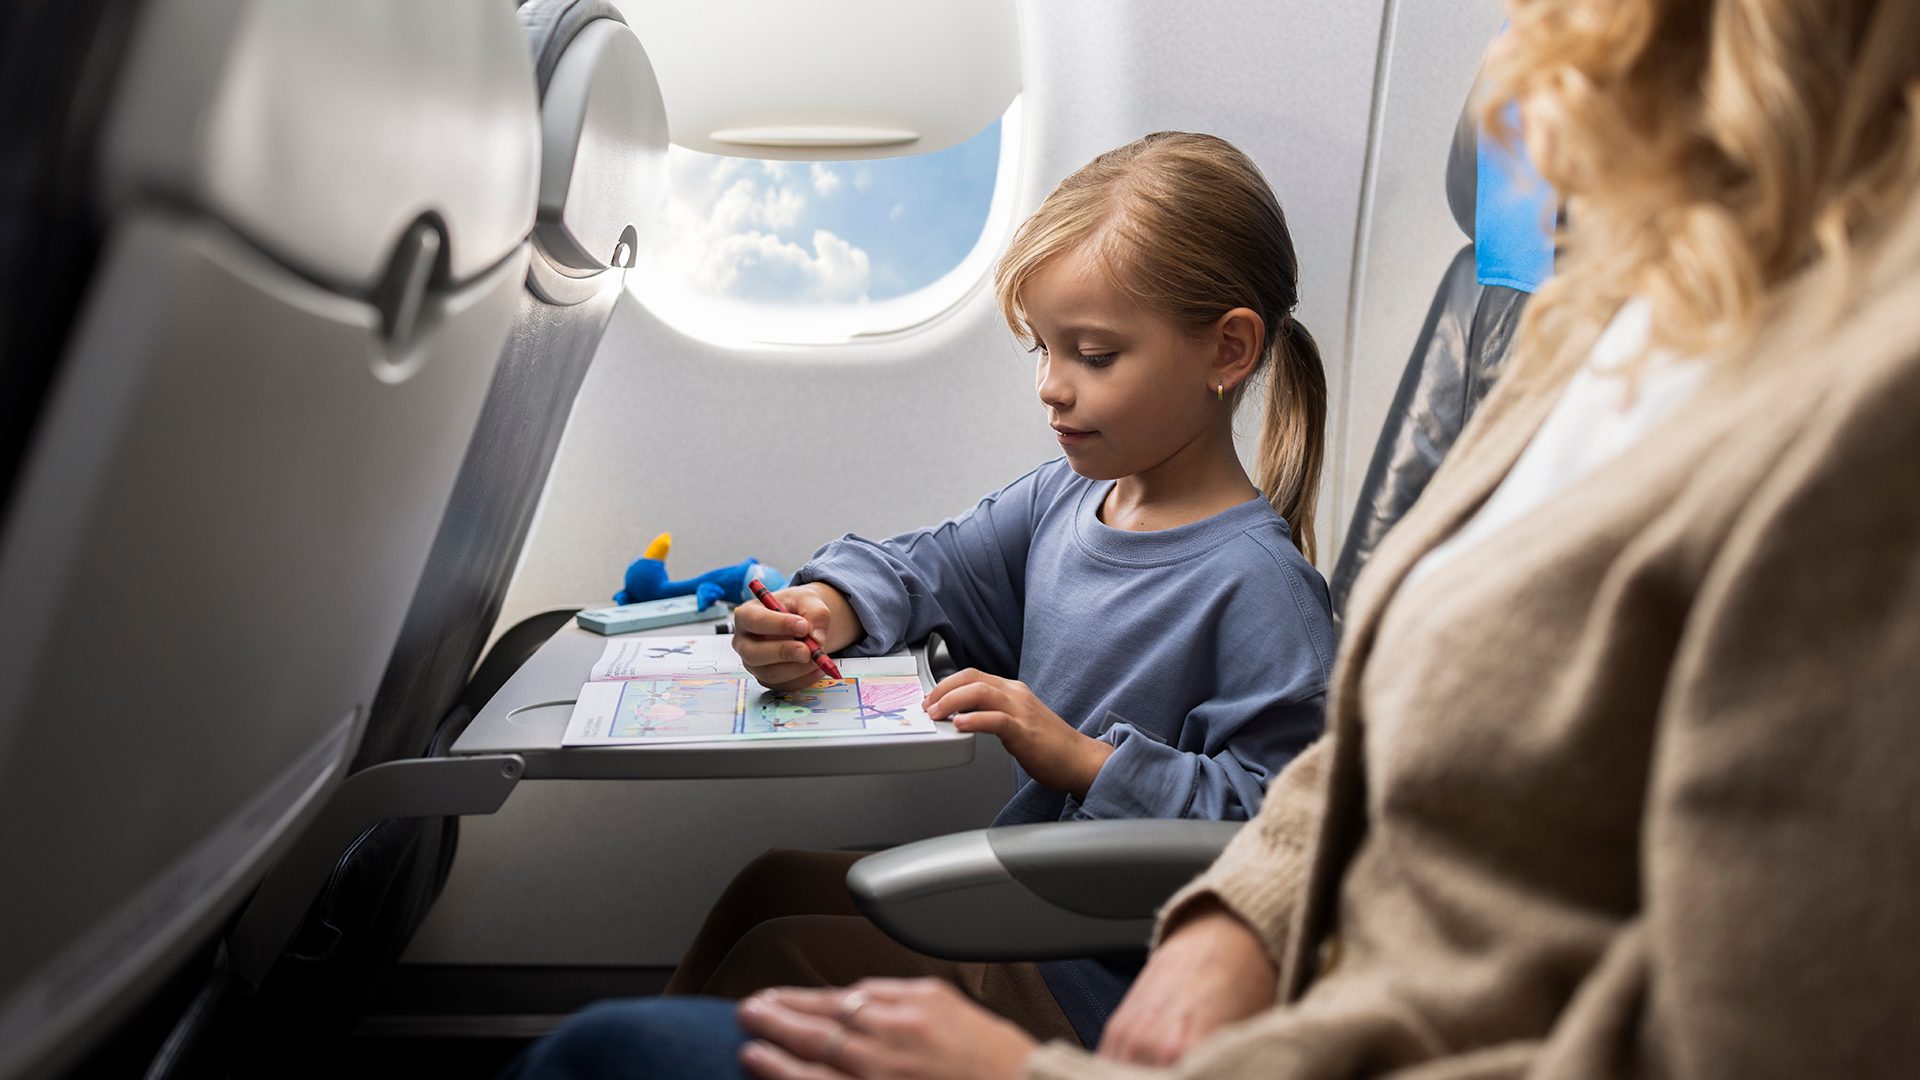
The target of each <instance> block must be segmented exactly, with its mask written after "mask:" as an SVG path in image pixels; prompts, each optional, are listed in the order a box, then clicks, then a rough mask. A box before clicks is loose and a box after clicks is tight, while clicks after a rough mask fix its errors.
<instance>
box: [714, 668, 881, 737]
mask: <svg viewBox="0 0 1920 1080" xmlns="http://www.w3.org/2000/svg"><path fill="white" fill-rule="evenodd" d="M865 727H866V724H865V722H864V721H863V720H862V718H861V715H860V690H859V681H858V680H856V679H822V680H821V681H820V682H817V683H815V684H814V685H812V686H809V687H807V688H806V689H804V690H792V691H788V692H786V693H775V692H772V691H769V692H767V693H764V694H761V695H760V696H759V697H757V698H755V699H754V700H752V701H750V702H748V703H747V713H746V718H745V723H744V725H743V726H742V728H741V730H743V731H745V732H746V733H748V734H752V735H761V734H766V735H771V734H775V733H780V732H797V731H859V730H862V729H864V728H865Z"/></svg>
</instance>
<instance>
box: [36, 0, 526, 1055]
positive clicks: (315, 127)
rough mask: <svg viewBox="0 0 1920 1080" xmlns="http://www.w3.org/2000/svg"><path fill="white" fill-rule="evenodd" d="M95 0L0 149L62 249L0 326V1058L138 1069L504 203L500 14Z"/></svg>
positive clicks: (512, 213) (393, 567) (407, 460)
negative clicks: (85, 99)
mask: <svg viewBox="0 0 1920 1080" xmlns="http://www.w3.org/2000/svg"><path fill="white" fill-rule="evenodd" d="M54 6H56V7H57V6H59V5H54ZM37 7H38V8H43V9H44V8H46V7H47V5H38V6H37ZM106 8H111V9H112V11H113V14H114V18H111V19H109V18H106V17H104V16H101V17H100V18H99V21H98V22H94V23H89V22H86V21H84V20H83V21H82V22H81V24H80V25H79V26H77V27H75V28H73V30H74V32H73V33H72V34H68V35H63V36H61V37H60V38H59V39H58V40H59V42H60V43H61V44H62V45H63V46H71V47H73V48H75V49H76V50H82V51H84V50H83V48H82V47H83V45H84V44H85V43H87V42H90V41H92V42H95V43H96V44H97V48H95V49H94V51H93V52H92V53H90V54H89V55H87V56H85V57H78V56H74V57H69V61H70V62H68V63H65V64H49V65H43V66H42V67H40V68H36V69H34V70H35V72H36V73H38V74H40V75H43V76H45V79H46V81H45V82H44V83H43V84H42V86H41V89H40V90H39V91H36V92H35V95H33V96H29V97H28V98H27V99H26V100H29V101H33V100H38V101H42V102H45V101H48V100H49V98H48V97H47V96H46V95H47V94H49V93H51V92H53V91H51V90H49V89H48V88H50V87H61V88H65V89H67V90H74V88H75V87H76V86H83V88H84V89H85V91H86V92H87V93H99V94H101V95H103V98H102V100H103V104H102V105H101V107H100V108H98V109H97V110H92V109H78V108H76V109H74V110H71V111H68V110H62V111H61V112H60V115H61V116H62V117H63V118H66V119H76V118H78V119H87V120H90V121H91V124H90V126H84V127H71V128H62V130H61V133H60V135H61V138H62V139H64V140H66V141H64V142H62V143H61V144H60V146H59V147H57V148H55V149H51V150H48V152H46V153H43V154H41V155H38V156H36V157H35V158H33V159H31V161H29V162H26V164H30V165H32V166H34V167H39V168H44V169H53V170H56V171H58V170H62V169H69V168H71V167H72V166H73V163H74V162H76V161H78V162H83V163H84V164H85V175H84V176H77V175H72V174H71V173H61V174H60V175H61V176H62V177H63V180H62V182H63V183H66V182H70V183H71V184H72V185H73V186H74V188H75V190H77V191H80V192H84V193H85V195H86V201H85V206H84V207H83V208H81V210H79V211H76V212H75V214H74V215H73V216H72V217H71V218H63V219H61V220H63V221H66V222H67V223H68V224H73V225H75V226H76V227H75V228H74V229H73V235H71V236H70V237H68V242H69V243H70V244H72V245H75V246H79V245H84V244H86V243H87V242H88V241H89V238H97V239H98V249H97V251H93V252H90V253H89V255H88V257H87V258H86V259H84V260H79V261H78V263H77V264H71V263H70V264H68V265H69V266H72V265H82V266H83V270H81V271H76V272H72V273H67V274H63V276H62V277H61V281H60V282H59V283H57V284H70V285H71V286H72V288H73V290H74V292H75V295H73V296H71V297H65V298H61V299H59V300H58V301H57V302H54V301H51V300H50V302H49V304H48V318H49V321H50V324H51V329H43V330H41V331H39V332H37V333H35V334H23V335H19V336H10V337H9V338H8V340H9V342H18V341H27V342H30V343H37V344H36V347H37V349H38V351H36V352H34V353H33V354H30V355H17V356H9V365H12V364H14V363H21V364H25V365H30V366H31V365H38V366H41V367H42V368H43V370H44V371H45V372H47V375H46V378H45V379H44V384H45V390H44V393H43V394H41V395H40V396H39V398H38V408H37V409H36V411H35V413H34V415H33V416H32V418H31V431H30V433H29V434H28V435H26V436H25V437H24V438H23V439H22V443H23V449H22V452H21V454H20V459H19V463H18V466H17V472H16V474H15V476H14V479H13V480H12V486H11V487H10V488H9V489H8V491H7V504H6V506H5V517H4V520H3V521H0V848H4V850H5V851H6V852H7V856H8V867H7V878H8V884H7V887H6V888H5V889H4V890H0V920H4V923H5V925H7V926H8V927H10V928H12V930H13V932H10V933H8V934H7V935H5V937H4V942H3V943H0V1075H5V1076H45V1075H56V1074H59V1073H61V1072H62V1071H70V1072H75V1073H83V1074H95V1073H100V1072H108V1073H112V1074H119V1073H122V1072H126V1071H132V1070H136V1069H144V1068H145V1067H146V1065H147V1063H148V1062H149V1061H151V1060H152V1059H153V1055H154V1049H155V1047H156V1046H158V1045H160V1044H161V1038H163V1037H164V1034H165V1032H166V1031H167V1030H169V1027H170V1025H171V1023H172V1017H171V1016H169V1015H168V1013H169V1010H170V1006H171V1004H172V1002H171V1001H170V1000H162V998H170V997H171V991H172V990H173V989H175V988H177V987H179V986H181V985H186V986H188V987H192V986H195V985H198V984H200V982H202V981H203V980H202V977H196V975H195V973H196V972H197V971H204V970H205V969H208V968H210V967H211V965H213V964H214V963H215V962H216V960H215V958H216V956H217V953H218V948H217V942H218V939H219V937H220V935H221V932H222V930H223V928H224V927H225V926H226V925H227V924H228V923H229V922H230V920H231V919H232V917H233V915H234V913H235V912H236V911H237V910H239V908H240V906H241V905H242V903H243V902H244V901H245V899H246V897H247V896H248V894H249V892H250V891H251V890H252V889H253V888H254V886H255V884H256V883H257V882H258V881H260V880H261V879H262V876H263V875H264V874H265V873H266V871H267V869H268V867H270V866H271V865H272V864H273V863H274V862H275V860H276V859H277V858H278V857H279V856H280V854H281V853H282V852H283V851H285V850H287V849H288V848H289V847H290V845H291V844H292V842H293V839H294V837H295V836H296V835H297V834H298V833H299V832H300V831H301V830H302V829H303V828H304V827H305V826H306V824H307V823H308V822H310V821H312V820H314V819H315V818H316V816H317V815H318V814H319V812H320V808H321V807H322V806H323V804H324V803H325V802H326V801H327V799H328V797H329V795H330V794H331V793H332V792H333V791H335V790H337V789H338V787H339V785H340V783H341V781H342V778H343V777H344V776H345V775H346V772H347V769H348V765H349V763H350V761H351V760H352V758H353V756H354V754H355V750H356V747H357V745H358V743H359V740H360V737H361V733H362V731H363V729H364V726H365V722H366V718H367V706H368V704H369V703H370V702H372V701H373V699H374V696H375V691H376V690H377V688H378V687H379V685H380V681H381V673H382V671H383V669H384V668H385V666H386V664H387V661H388V657H389V654H390V653H391V651H392V649H393V646H394V642H395V640H396V638H397V635H398V633H399V631H400V628H401V624H402V620H403V617H404V616H405V614H406V611H407V603H408V598H409V597H410V596H411V595H412V593H413V591H414V586H415V583H416V582H417V581H418V580H419V577H420V573H421V570H422V567H423V566H424V565H425V564H426V561H427V557H428V552H429V547H430V545H431V544H432V542H433V539H434V534H435V529H436V528H437V527H438V525H439V523H440V519H441V514H442V511H443V510H444V509H445V507H446V505H447V498H448V495H449V493H450V491H451V490H452V488H453V485H454V480H455V476H456V474H457V472H458V471H459V469H460V465H461V460H462V457H463V455H464V454H465V452H466V448H467V442H468V439H469V437H470V435H471V434H472V432H473V430H474V425H475V422H476V420H477V419H478V417H479V416H480V412H481V406H482V404H483V402H484V401H485V398H486V394H487V389H488V386H489V384H490V383H491V381H492V380H493V376H494V369H495V366H496V358H497V357H499V356H500V355H501V351H502V347H503V345H504V344H505V342H506V341H507V338H508V333H509V329H510V326H511V324H512V321H513V318H514V314H515V310H514V306H515V300H516V293H517V292H518V290H519V286H520V283H521V282H522V281H523V280H524V278H525V276H526V273H527V259H528V251H529V244H528V236H529V234H530V232H531V231H532V229H533V227H534V224H535V209H536V202H537V196H538V190H537V186H538V179H539V177H538V174H537V168H538V157H537V154H538V149H537V147H538V139H539V130H538V115H537V107H536V101H535V96H534V93H533V80H532V78H531V65H530V64H529V62H528V60H527V56H526V52H525V48H524V45H523V44H522V42H521V40H520V35H519V33H518V30H517V28H516V27H515V25H514V23H513V20H512V18H511V16H510V15H509V14H508V13H507V12H506V11H505V10H504V9H500V8H496V7H494V6H491V5H486V4H472V3H467V2H465V0H415V2H413V3H409V4H406V5H398V6H396V5H392V4H389V3H386V2H385V0H325V2H321V0H148V2H146V3H143V4H138V5H135V4H109V5H98V6H96V7H95V9H93V10H90V12H89V17H90V18H91V17H93V16H96V15H98V14H99V11H100V10H104V9H106ZM108 24H110V25H108ZM94 31H98V33H97V34H95V33H93V32H94ZM109 31H111V32H109ZM90 34H92V36H91V37H90V36H89V35H90ZM82 68H84V69H85V70H86V75H85V77H84V78H80V77H75V76H74V75H73V72H74V71H75V70H77V69H82ZM83 96H84V95H83ZM13 164H15V163H14V162H10V166H11V165H13ZM10 171H11V169H10ZM82 221H84V225H82V224H81V222H82ZM10 254H11V253H10ZM37 295H38V296H40V297H42V298H45V297H46V294H45V293H40V294H37ZM67 312H71V317H70V318H68V316H67V315H66V313H67ZM10 325H11V324H10ZM162 1071H164V1070H162Z"/></svg>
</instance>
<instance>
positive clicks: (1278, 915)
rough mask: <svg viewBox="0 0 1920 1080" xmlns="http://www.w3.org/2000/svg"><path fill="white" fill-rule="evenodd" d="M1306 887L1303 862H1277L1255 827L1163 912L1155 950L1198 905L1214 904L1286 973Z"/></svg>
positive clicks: (1241, 835)
mask: <svg viewBox="0 0 1920 1080" xmlns="http://www.w3.org/2000/svg"><path fill="white" fill-rule="evenodd" d="M1305 885H1306V881H1305V866H1304V864H1303V861H1302V860H1293V859H1282V858H1277V857H1275V855H1274V854H1273V853H1272V852H1271V851H1270V850H1269V849H1268V846H1267V843H1266V840H1265V838H1264V837H1263V836H1262V835H1261V832H1260V829H1259V826H1258V824H1257V823H1254V824H1249V825H1248V826H1246V827H1245V828H1243V829H1241V830H1240V832H1239V833H1238V834H1236V835H1235V836H1234V838H1233V840H1232V841H1231V842H1229V843H1228V844H1227V849H1226V850H1225V851H1223V852H1221V853H1220V857H1219V858H1218V859H1216V860H1214V863H1213V865H1212V866H1210V867H1208V868H1207V869H1206V870H1205V871H1204V872H1202V873H1201V875H1200V876H1199V877H1197V878H1194V879H1193V880H1192V881H1190V882H1188V883H1187V884H1186V885H1185V886H1184V887H1182V888H1181V889H1180V891H1179V892H1177V893H1174V894H1173V897H1172V899H1170V900H1168V901H1167V902H1166V904H1165V905H1163V906H1162V907H1161V908H1160V914H1159V916H1158V917H1157V918H1156V919H1155V920H1154V927H1153V943H1152V948H1156V949H1157V948H1159V947H1160V942H1161V941H1162V940H1164V939H1165V938H1166V935H1167V931H1168V929H1169V928H1170V927H1172V926H1174V924H1176V923H1178V922H1179V921H1180V920H1182V919H1184V918H1185V917H1186V916H1188V915H1189V914H1191V913H1192V911H1193V908H1194V907H1195V906H1196V905H1197V904H1199V903H1200V902H1201V901H1203V900H1213V901H1215V902H1217V903H1218V904H1219V905H1220V906H1221V907H1224V908H1226V909H1227V910H1228V911H1230V912H1232V913H1233V914H1234V916H1235V917H1236V918H1238V919H1239V920H1240V921H1241V922H1243V923H1246V924H1247V927H1248V928H1249V929H1251V930H1252V931H1253V932H1254V935H1255V936H1256V937H1258V938H1259V939H1260V944H1261V947H1262V948H1264V949H1265V950H1266V953H1267V959H1269V960H1271V961H1273V965H1274V967H1275V968H1276V969H1280V970H1285V968H1286V960H1287V936H1288V934H1289V932H1290V930H1291V927H1292V923H1293V912H1294V910H1295V908H1296V907H1298V905H1299V896H1300V890H1301V889H1302V888H1304V887H1305Z"/></svg>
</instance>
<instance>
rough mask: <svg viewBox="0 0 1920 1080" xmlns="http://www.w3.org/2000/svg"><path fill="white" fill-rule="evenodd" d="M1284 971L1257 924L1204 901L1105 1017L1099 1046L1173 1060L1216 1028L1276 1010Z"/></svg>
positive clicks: (1132, 1056)
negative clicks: (1256, 929)
mask: <svg viewBox="0 0 1920 1080" xmlns="http://www.w3.org/2000/svg"><path fill="white" fill-rule="evenodd" d="M1279 983H1280V973H1279V972H1278V971H1277V970H1275V968H1274V966H1273V962H1272V961H1271V960H1269V959H1267V950H1266V947H1265V946H1264V945H1262V944H1261V942H1260V938H1259V937H1258V936H1257V935H1255V934H1254V932H1253V929H1252V928H1251V927H1249V926H1248V925H1247V924H1246V923H1244V922H1242V921H1240V918H1239V916H1237V915H1235V914H1233V913H1232V912H1231V911H1228V910H1227V909H1226V908H1225V907H1223V906H1221V904H1220V903H1219V902H1218V901H1214V900H1202V901H1199V903H1198V904H1197V905H1196V907H1195V908H1194V909H1192V911H1191V913H1190V914H1188V915H1186V916H1185V917H1184V918H1182V919H1181V920H1180V922H1179V923H1178V924H1177V925H1176V926H1175V928H1174V930H1173V932H1172V933H1171V934H1169V935H1168V936H1167V937H1165V938H1164V939H1162V940H1161V942H1160V947H1159V948H1157V949H1155V950H1153V953H1152V954H1151V955H1150V956H1148V958H1147V966H1146V967H1145V968H1144V969H1142V970H1141V972H1140V975H1139V977H1138V978H1136V979H1134V981H1133V988H1132V989H1131V990H1128V991H1127V996H1126V998H1125V999H1124V1000H1122V1001H1121V1002H1120V1008H1119V1009H1117V1010H1115V1011H1114V1014H1113V1018H1112V1019H1111V1020H1109V1021H1107V1027H1106V1031H1105V1032H1104V1033H1102V1035H1101V1036H1100V1047H1099V1050H1098V1053H1099V1055H1100V1056H1101V1057H1103V1058H1111V1059H1113V1060H1115V1061H1128V1062H1133V1063H1135V1064H1139V1065H1171V1064H1173V1063H1174V1062H1176V1061H1179V1060H1180V1057H1181V1055H1183V1054H1185V1053H1186V1052H1187V1050H1188V1049H1189V1048H1190V1047H1192V1046H1193V1045H1194V1044H1195V1043H1197V1042H1200V1041H1201V1040H1203V1039H1205V1038H1206V1037H1207V1036H1209V1035H1211V1034H1213V1033H1214V1032H1215V1031H1217V1030H1219V1029H1220V1028H1223V1027H1225V1026H1227V1025H1228V1024H1232V1023H1236V1022H1238V1021H1240V1020H1245V1019H1246V1018H1247V1017H1249V1016H1252V1015H1253V1014H1255V1013H1257V1012H1262V1011H1264V1010H1267V1009H1271V1008H1272V1007H1273V1004H1274V1002H1275V1000H1277V998H1278V996H1279Z"/></svg>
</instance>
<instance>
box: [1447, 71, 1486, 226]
mask: <svg viewBox="0 0 1920 1080" xmlns="http://www.w3.org/2000/svg"><path fill="white" fill-rule="evenodd" d="M1479 84H1480V80H1479V78H1478V77H1476V78H1475V79H1474V89H1472V90H1469V91H1467V100H1466V103H1465V104H1464V105H1462V106H1460V119H1459V120H1457V121H1455V122H1454V125H1453V146H1452V147H1451V148H1450V149H1448V151H1447V208H1448V209H1450V210H1452V211H1453V220H1454V223H1455V224H1457V225H1459V226H1460V231H1461V232H1463V233H1466V234H1467V239H1469V240H1471V239H1473V228H1474V220H1473V207H1474V202H1475V200H1476V199H1477V198H1478V197H1479V192H1478V188H1479V184H1480V176H1479V173H1480V108H1479V105H1478V103H1477V100H1478V97H1479V95H1478V93H1477V91H1478V90H1479Z"/></svg>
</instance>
